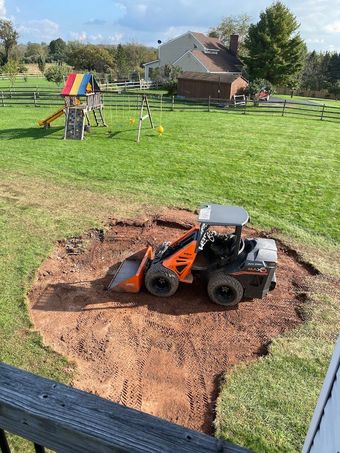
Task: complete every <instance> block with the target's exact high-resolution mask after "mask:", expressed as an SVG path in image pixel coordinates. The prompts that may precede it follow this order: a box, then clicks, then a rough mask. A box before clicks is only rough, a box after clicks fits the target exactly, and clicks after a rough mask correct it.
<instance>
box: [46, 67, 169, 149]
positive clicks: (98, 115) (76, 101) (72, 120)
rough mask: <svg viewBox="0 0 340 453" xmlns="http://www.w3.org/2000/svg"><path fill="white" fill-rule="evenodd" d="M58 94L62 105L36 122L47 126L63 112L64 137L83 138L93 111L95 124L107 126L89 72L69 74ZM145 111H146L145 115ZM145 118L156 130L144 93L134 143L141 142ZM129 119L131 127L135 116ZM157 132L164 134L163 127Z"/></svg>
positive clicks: (98, 90)
mask: <svg viewBox="0 0 340 453" xmlns="http://www.w3.org/2000/svg"><path fill="white" fill-rule="evenodd" d="M61 96H63V97H64V106H63V107H60V108H59V109H58V110H57V111H56V112H54V113H52V114H51V115H49V116H48V117H47V118H44V119H43V120H41V121H39V122H38V124H39V126H43V127H45V128H49V127H50V126H51V123H52V122H53V121H55V120H56V119H58V118H60V117H61V116H62V115H65V128H64V139H72V140H83V139H84V136H85V132H89V131H90V129H91V122H90V115H89V114H90V112H92V113H93V117H94V120H95V124H96V126H102V127H107V124H106V122H105V120H104V116H103V107H104V106H103V99H102V95H101V91H100V87H99V84H98V82H97V81H96V79H95V78H94V76H93V75H92V74H89V73H87V74H69V75H68V77H67V80H66V83H65V86H64V88H63V90H62V92H61ZM145 110H146V114H144V111H145ZM161 114H162V100H161ZM147 118H148V119H149V121H150V126H151V128H152V129H155V126H154V123H153V119H152V115H151V110H150V106H149V102H148V98H147V95H146V94H143V95H142V102H141V108H140V114H139V121H138V129H137V143H140V138H141V131H142V124H143V121H144V120H146V119H147ZM129 122H130V125H131V126H134V124H135V122H136V119H135V118H134V116H131V117H130V119H129ZM156 131H157V133H158V135H160V136H161V135H163V132H164V128H163V126H162V125H159V126H158V127H157V128H156Z"/></svg>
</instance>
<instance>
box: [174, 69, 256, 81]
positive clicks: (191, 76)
mask: <svg viewBox="0 0 340 453" xmlns="http://www.w3.org/2000/svg"><path fill="white" fill-rule="evenodd" d="M238 78H241V79H243V80H244V81H246V82H247V80H246V79H245V78H244V77H242V76H241V75H239V74H228V73H220V74H216V73H215V74H211V73H208V72H191V71H186V72H183V73H182V74H180V75H179V76H178V79H185V80H200V81H202V82H222V83H232V82H233V81H234V80H236V79H238Z"/></svg>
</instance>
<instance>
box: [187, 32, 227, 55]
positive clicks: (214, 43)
mask: <svg viewBox="0 0 340 453" xmlns="http://www.w3.org/2000/svg"><path fill="white" fill-rule="evenodd" d="M191 34H192V35H193V36H194V37H195V38H196V39H197V41H199V42H200V43H201V44H202V45H203V46H204V47H205V48H206V49H211V50H212V49H214V50H220V49H221V47H223V45H222V44H221V42H220V41H219V40H218V39H217V38H211V37H210V36H206V35H204V34H203V33H198V32H197V31H192V32H191Z"/></svg>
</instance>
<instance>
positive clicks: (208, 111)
mask: <svg viewBox="0 0 340 453" xmlns="http://www.w3.org/2000/svg"><path fill="white" fill-rule="evenodd" d="M208 112H210V96H209V98H208Z"/></svg>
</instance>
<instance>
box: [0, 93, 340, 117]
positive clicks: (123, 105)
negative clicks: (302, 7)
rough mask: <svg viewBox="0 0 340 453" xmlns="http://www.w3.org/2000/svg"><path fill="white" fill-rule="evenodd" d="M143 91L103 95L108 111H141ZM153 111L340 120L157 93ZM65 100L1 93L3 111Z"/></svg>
mask: <svg viewBox="0 0 340 453" xmlns="http://www.w3.org/2000/svg"><path fill="white" fill-rule="evenodd" d="M143 93H144V91H143V90H140V91H139V93H136V92H134V93H131V92H129V91H127V92H125V93H119V92H115V91H113V89H112V87H111V89H108V90H103V91H102V97H103V103H104V105H105V107H106V108H108V109H114V110H129V111H130V110H131V111H133V110H138V109H139V108H140V105H141V100H142V96H141V95H142V94H143ZM148 99H149V104H150V107H151V109H152V110H156V111H157V110H162V111H196V112H197V111H201V112H202V111H207V112H214V111H215V112H216V111H218V112H227V113H242V114H275V115H281V116H304V117H306V118H310V119H320V120H332V121H334V120H339V121H340V107H337V106H332V105H327V104H321V103H319V104H316V103H314V104H313V103H304V102H298V101H295V102H293V101H291V100H287V99H286V100H283V99H282V100H274V101H266V102H253V101H246V102H245V103H244V104H243V105H235V104H234V103H233V102H232V101H230V100H226V99H215V98H208V99H186V98H185V99H184V98H179V97H175V96H166V95H162V94H159V93H157V92H155V93H149V94H148ZM62 104H63V98H62V97H61V96H60V93H59V91H51V90H46V89H33V90H2V91H0V107H9V106H35V107H53V106H61V105H62Z"/></svg>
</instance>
